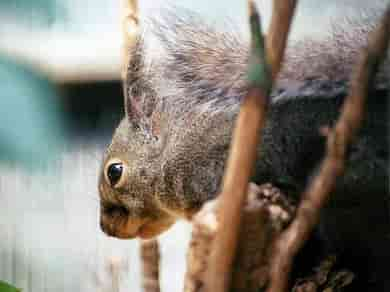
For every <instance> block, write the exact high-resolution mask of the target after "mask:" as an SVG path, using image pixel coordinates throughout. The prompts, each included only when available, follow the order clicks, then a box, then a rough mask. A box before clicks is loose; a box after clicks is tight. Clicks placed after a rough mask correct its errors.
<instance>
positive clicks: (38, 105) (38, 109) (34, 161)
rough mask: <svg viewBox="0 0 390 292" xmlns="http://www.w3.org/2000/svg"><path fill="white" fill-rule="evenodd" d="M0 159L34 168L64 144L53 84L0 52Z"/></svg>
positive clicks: (60, 117) (58, 99)
mask: <svg viewBox="0 0 390 292" xmlns="http://www.w3.org/2000/svg"><path fill="white" fill-rule="evenodd" d="M0 80H1V85H0V86H1V87H0V162H1V161H3V162H4V161H8V162H13V163H14V162H17V163H22V164H23V165H24V166H27V167H34V168H35V167H36V166H37V165H40V164H42V163H44V162H47V161H48V160H49V159H51V158H53V156H54V155H55V154H56V153H57V150H58V148H59V147H61V145H62V144H63V143H64V141H65V139H64V133H65V132H64V126H63V118H62V117H63V112H62V109H61V107H60V106H59V101H60V97H58V95H57V93H56V91H55V89H54V87H53V86H52V85H51V84H50V82H49V81H48V80H47V79H45V78H44V77H42V76H40V75H39V74H37V73H36V72H35V71H33V70H32V69H30V68H28V67H27V66H25V65H22V64H19V63H17V62H15V61H12V60H10V59H9V58H6V57H2V56H1V55H0Z"/></svg>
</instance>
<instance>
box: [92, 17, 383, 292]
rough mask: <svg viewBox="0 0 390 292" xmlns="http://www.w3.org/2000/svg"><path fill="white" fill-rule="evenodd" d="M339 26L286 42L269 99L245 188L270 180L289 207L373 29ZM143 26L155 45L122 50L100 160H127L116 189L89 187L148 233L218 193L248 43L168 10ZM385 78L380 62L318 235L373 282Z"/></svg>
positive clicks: (379, 237) (377, 267) (316, 158)
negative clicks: (123, 66) (113, 121)
mask: <svg viewBox="0 0 390 292" xmlns="http://www.w3.org/2000/svg"><path fill="white" fill-rule="evenodd" d="M372 21H373V22H375V19H374V20H372ZM358 24H359V25H358ZM343 25H345V27H344V26H342V25H341V24H340V25H337V26H334V31H333V32H332V33H331V34H330V36H328V37H325V38H324V39H322V40H321V41H319V40H313V39H306V40H303V41H298V42H295V43H290V44H289V47H288V50H287V55H286V62H285V64H284V67H283V69H282V72H281V74H280V77H279V79H278V81H277V84H276V86H275V88H274V90H273V93H272V98H273V99H272V103H271V107H270V110H269V116H268V118H267V122H266V127H265V129H264V133H263V138H262V141H260V142H261V147H260V149H259V159H258V160H257V162H256V171H255V174H254V176H253V181H254V182H256V183H264V182H272V183H273V184H275V185H277V186H279V187H281V188H282V189H283V190H284V191H286V192H288V193H291V195H292V197H293V198H295V199H296V200H299V195H300V194H301V192H302V191H303V189H304V187H305V186H306V184H307V181H308V180H309V179H310V177H311V176H312V175H313V174H314V173H315V170H316V168H317V167H318V164H319V163H320V161H321V159H322V157H323V155H324V143H325V139H324V137H322V136H321V135H320V134H319V128H320V127H321V126H325V125H332V124H333V123H334V121H335V120H336V118H337V116H338V112H339V110H340V106H341V104H342V102H343V100H344V97H345V95H346V93H347V89H348V81H349V78H350V75H351V71H352V66H353V64H355V63H356V60H357V54H358V52H359V51H360V49H361V47H363V46H364V45H365V42H366V37H367V33H368V31H369V30H370V29H371V27H372V25H371V24H370V23H367V22H363V23H360V22H355V21H349V22H348V21H346V22H345V23H343ZM152 28H153V29H152V30H151V31H150V33H151V34H152V35H153V36H154V41H152V42H150V41H149V39H148V37H144V36H142V37H140V39H139V40H138V42H137V45H136V46H135V48H134V49H133V51H131V52H129V54H130V55H131V58H130V63H129V65H128V72H127V78H126V80H124V90H125V103H126V117H125V118H124V119H123V121H122V122H121V124H120V126H119V127H118V129H117V130H116V132H115V134H114V137H113V140H112V143H111V145H110V147H109V148H108V150H107V153H106V155H105V158H104V161H105V163H107V161H109V159H111V158H113V157H115V158H120V159H121V160H122V161H124V163H126V165H127V170H126V173H125V174H124V175H125V176H126V177H125V179H126V184H125V185H124V186H123V187H121V188H118V189H114V188H110V187H109V186H108V185H107V182H105V180H104V175H101V179H100V182H99V185H100V188H99V189H100V196H101V200H102V204H103V205H104V204H107V203H109V204H111V205H114V206H117V207H118V206H122V207H124V208H125V209H126V212H127V213H128V218H129V219H128V220H130V222H131V220H139V219H140V218H141V219H142V220H149V221H150V222H152V224H151V225H152V226H153V228H151V229H152V230H153V232H151V233H149V234H152V235H157V234H158V233H161V232H162V231H164V230H165V229H167V228H168V227H169V226H170V225H171V224H172V223H173V222H174V221H175V220H176V219H177V218H183V217H187V218H189V217H191V216H192V214H193V213H194V212H196V211H197V210H198V209H199V208H200V206H201V205H202V203H204V202H205V201H206V200H209V199H210V198H213V197H215V196H216V195H217V194H218V188H219V185H220V183H221V179H222V175H223V169H224V165H225V160H226V157H227V154H228V148H229V144H230V139H231V133H232V128H233V123H234V118H235V117H236V115H237V113H238V110H239V104H240V101H241V99H242V98H243V96H244V95H245V92H246V82H245V79H244V76H245V70H246V67H247V60H248V48H249V45H248V43H247V42H245V41H242V40H240V39H239V38H238V37H237V35H235V34H234V33H233V32H219V31H216V30H215V29H213V28H212V27H211V26H209V25H207V24H206V23H204V22H202V21H201V20H200V19H198V18H197V17H196V16H193V15H192V16H191V15H185V16H184V17H178V16H175V15H169V16H167V17H166V18H165V19H164V20H163V22H153V23H152ZM155 49H156V50H157V51H158V54H157V55H154V54H153V51H154V50H155ZM388 76H389V63H388V60H387V61H386V64H385V65H384V66H383V68H382V71H381V73H380V74H379V75H378V76H377V78H376V82H375V85H374V86H373V88H372V91H371V93H370V96H369V101H368V105H367V111H368V113H367V116H366V120H365V122H364V125H363V128H362V130H361V131H360V133H359V135H358V137H357V139H356V141H355V143H354V144H353V145H352V147H351V149H350V153H349V157H348V161H347V167H346V174H345V175H344V176H343V177H342V178H341V179H340V180H339V181H338V183H337V186H336V189H335V191H334V194H332V200H331V201H330V202H329V205H328V206H327V209H326V211H325V212H324V214H323V221H322V223H321V225H320V228H319V232H320V233H321V234H322V236H323V238H326V241H327V242H329V246H330V247H331V248H332V249H334V250H336V251H338V252H342V253H343V252H345V251H348V249H350V248H351V246H354V242H358V244H359V248H358V249H357V251H356V252H357V253H358V254H365V253H367V252H368V254H370V255H372V256H373V259H367V258H366V257H364V256H362V257H363V258H364V263H365V266H367V267H370V269H372V270H373V271H379V272H378V275H379V277H382V278H380V279H384V278H383V275H384V274H383V273H384V272H383V266H382V264H383V262H384V261H383V259H384V260H385V261H386V260H387V259H390V253H389V251H388V250H390V249H388V248H387V249H386V250H384V249H383V247H384V246H386V245H388V244H390V242H388V241H389V235H390V228H389V226H390V225H389V224H390V223H389V210H388V206H389V189H388V187H389V186H388V177H389V174H388V168H387V166H388V162H389V151H388V146H389V145H388V112H387V109H388V98H387V91H388ZM352 211H353V212H352ZM103 213H104V212H103ZM373 213H375V215H373ZM103 215H104V214H103ZM103 215H102V216H103ZM149 221H148V222H149ZM343 222H345V224H342V223H343ZM356 222H360V223H359V224H356ZM137 224H138V223H137ZM142 224H143V223H142ZM103 225H104V224H103ZM159 225H161V226H159ZM373 225H375V226H376V230H375V232H373V231H372V228H371V226H373ZM103 227H104V226H103ZM104 228H107V227H104ZM111 233H113V232H111ZM114 235H115V234H114ZM137 235H138V234H137V233H133V234H132V235H131V236H129V237H133V236H137ZM378 245H379V246H380V247H381V249H380V250H379V249H378ZM352 255H353V253H352ZM383 285H386V287H388V288H389V289H390V287H389V286H390V283H388V282H386V283H384V282H383V281H382V282H381V281H379V284H378V286H376V288H372V290H370V291H390V290H381V289H380V288H378V287H382V286H383ZM377 288H378V289H377ZM375 289H377V290H375ZM386 289H387V288H386ZM363 291H364V290H363Z"/></svg>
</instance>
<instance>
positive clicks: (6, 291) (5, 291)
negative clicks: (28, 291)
mask: <svg viewBox="0 0 390 292" xmlns="http://www.w3.org/2000/svg"><path fill="white" fill-rule="evenodd" d="M20 291H22V290H20V289H17V288H15V287H14V286H11V285H9V284H7V283H5V282H3V281H0V292H20Z"/></svg>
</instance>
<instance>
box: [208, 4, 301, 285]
mask: <svg viewBox="0 0 390 292" xmlns="http://www.w3.org/2000/svg"><path fill="white" fill-rule="evenodd" d="M295 3H296V1H293V0H275V1H274V9H273V19H274V22H275V23H277V24H278V25H277V26H281V27H283V28H282V29H276V28H274V29H273V30H272V31H271V33H270V34H273V33H280V35H277V36H271V35H270V36H269V38H270V40H272V41H271V42H273V45H275V47H277V48H280V49H281V50H282V51H281V52H280V53H278V54H276V55H275V57H274V58H273V59H272V60H268V59H267V56H266V53H267V55H272V54H271V53H270V52H269V51H271V48H269V47H268V50H267V52H265V49H264V39H263V35H262V31H261V27H260V19H259V15H258V12H257V10H256V7H255V5H254V3H253V1H249V13H250V26H251V35H252V51H251V59H250V61H251V62H250V64H249V74H248V79H249V90H248V93H247V95H246V97H245V99H244V100H243V103H242V105H241V109H240V113H239V115H238V118H237V121H236V125H235V129H234V133H233V140H232V144H231V148H230V154H229V158H228V161H227V167H226V170H225V176H224V181H223V185H222V193H221V195H220V196H221V201H220V205H219V207H218V208H219V210H220V219H219V220H220V222H221V224H220V225H219V228H218V233H217V237H216V240H215V241H214V243H213V248H212V252H211V255H210V262H209V265H210V270H209V271H210V272H209V273H208V277H209V278H208V280H207V281H206V290H207V291H209V292H223V291H228V289H229V287H230V277H231V269H232V268H231V266H232V262H233V259H234V255H235V251H236V246H237V238H238V234H239V227H240V221H241V209H242V206H243V203H244V201H245V200H244V199H245V195H246V193H247V188H248V183H249V178H250V176H251V173H252V169H253V167H254V163H255V161H256V157H257V153H258V151H257V149H258V148H257V144H258V141H259V138H260V137H259V136H260V133H261V130H262V128H263V125H264V121H265V115H266V109H267V105H268V102H269V97H268V95H269V93H270V91H271V88H272V81H273V80H274V78H275V76H276V74H277V71H278V70H279V68H280V63H281V61H282V60H281V56H283V49H284V47H285V43H286V41H287V37H288V32H289V27H290V23H291V21H292V16H293V11H294V8H295V6H296V5H295ZM287 10H289V11H288V13H286V11H287ZM273 27H275V24H274V26H273ZM270 61H272V63H270ZM270 65H271V68H274V69H271V70H272V72H273V74H271V72H270V70H269V69H270Z"/></svg>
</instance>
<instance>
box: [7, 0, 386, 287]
mask: <svg viewBox="0 0 390 292" xmlns="http://www.w3.org/2000/svg"><path fill="white" fill-rule="evenodd" d="M257 2H258V5H259V6H260V10H261V12H262V15H263V21H264V24H265V27H267V23H268V21H269V17H270V8H271V1H270V0H262V1H257ZM387 2H388V1H383V0H376V1H364V0H361V1H357V0H343V1H340V0H332V1H311V0H306V1H300V4H299V7H298V14H297V17H296V19H295V22H294V28H293V35H292V38H295V39H301V38H304V37H316V38H321V37H323V36H324V35H326V34H327V33H328V31H329V28H330V26H331V23H334V22H337V21H340V19H342V18H345V17H354V16H356V15H366V14H370V13H371V11H372V10H376V9H377V8H378V7H382V6H384V5H385V4H386V3H387ZM172 5H175V6H177V7H185V8H190V9H192V10H195V11H197V12H199V13H200V14H201V15H203V16H204V17H205V18H207V19H208V20H209V21H210V22H212V23H215V24H216V25H217V26H218V25H220V24H222V25H223V24H224V23H226V21H229V22H233V23H235V25H236V26H237V28H238V29H239V30H240V31H241V32H242V34H243V36H244V37H247V31H248V30H247V20H246V1H237V0H229V1H223V0H218V1H209V0H198V1H196V2H195V1H191V0H177V1H174V0H171V1H162V0H158V1H157V0H143V1H142V0H141V1H140V7H141V15H142V17H146V18H148V17H158V15H159V12H160V10H161V8H162V7H169V6H172ZM118 16H119V0H118V1H104V0H84V1H79V0H35V1H29V0H0V80H1V83H0V84H1V86H2V88H1V89H0V208H1V209H0V280H3V281H6V282H9V283H12V284H14V285H15V286H17V287H19V288H22V289H23V291H25V292H32V291H34V292H44V291H58V292H60V291H75V292H77V291H139V290H140V271H139V270H140V269H139V260H138V244H139V243H138V242H137V241H136V240H132V241H120V240H116V239H112V238H108V237H106V236H105V235H103V234H102V233H101V231H100V229H99V227H98V210H99V209H98V208H99V206H98V196H97V190H96V185H97V174H98V171H99V164H100V159H101V158H100V157H101V155H102V152H103V150H104V147H105V145H107V143H109V141H110V137H111V135H112V131H113V130H114V128H115V125H116V124H117V123H118V122H119V120H120V119H121V117H122V116H123V108H122V105H123V101H122V93H121V82H120V80H119V67H120V62H121V58H120V46H121V39H120V31H119V17H118ZM222 25H221V27H222ZM189 232H190V228H189V226H188V225H187V224H186V223H184V222H182V223H179V224H177V225H176V226H175V227H174V228H173V230H172V231H170V232H168V233H167V234H165V235H163V236H162V237H161V241H162V261H163V268H162V287H163V291H180V290H181V287H182V283H183V275H184V267H185V250H186V245H187V243H188V239H189Z"/></svg>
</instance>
